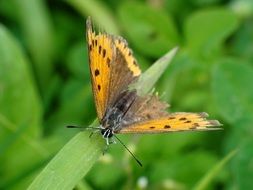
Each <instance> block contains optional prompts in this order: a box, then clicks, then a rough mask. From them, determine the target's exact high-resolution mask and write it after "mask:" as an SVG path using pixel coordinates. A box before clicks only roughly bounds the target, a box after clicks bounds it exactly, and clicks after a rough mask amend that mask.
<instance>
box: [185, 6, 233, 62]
mask: <svg viewBox="0 0 253 190" xmlns="http://www.w3.org/2000/svg"><path fill="white" fill-rule="evenodd" d="M237 27H238V20H237V17H236V16H235V14H234V13H233V12H232V11H230V10H229V9H225V8H215V9H207V10H200V11H198V12H195V13H194V14H193V15H191V16H190V17H189V18H188V19H187V20H186V23H185V26H184V33H185V37H186V44H187V47H188V48H189V50H190V51H192V53H193V54H194V55H200V56H203V57H204V58H213V57H214V56H216V55H217V54H220V50H221V47H222V43H224V41H225V40H226V39H227V38H228V37H229V36H230V35H231V34H232V33H233V32H234V31H235V29H236V28H237Z"/></svg>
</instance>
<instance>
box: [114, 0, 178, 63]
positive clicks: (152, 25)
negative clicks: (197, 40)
mask: <svg viewBox="0 0 253 190" xmlns="http://www.w3.org/2000/svg"><path fill="white" fill-rule="evenodd" d="M129 13H131V14H129ZM118 15H119V19H120V23H121V25H122V27H123V29H124V30H125V31H126V34H127V36H128V38H129V40H130V41H131V44H133V46H134V47H135V48H136V49H137V50H138V51H139V52H141V53H143V54H145V55H147V56H151V57H156V58H157V57H160V56H161V55H162V54H165V53H166V52H167V51H168V49H171V48H173V47H175V46H178V45H179V40H178V33H177V30H176V27H175V25H174V23H173V21H172V19H171V17H170V16H169V15H168V14H167V13H166V12H165V11H163V10H156V9H153V8H152V7H149V6H147V5H145V4H144V3H141V2H134V1H129V2H125V3H122V4H121V6H120V8H119V10H118ZM165 26H166V27H165Z"/></svg>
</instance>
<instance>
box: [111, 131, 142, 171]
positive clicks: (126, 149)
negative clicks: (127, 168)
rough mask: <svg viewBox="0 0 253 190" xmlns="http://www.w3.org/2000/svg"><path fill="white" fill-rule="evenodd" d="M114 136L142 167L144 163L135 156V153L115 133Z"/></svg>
mask: <svg viewBox="0 0 253 190" xmlns="http://www.w3.org/2000/svg"><path fill="white" fill-rule="evenodd" d="M114 137H115V138H116V139H117V140H118V141H119V142H120V144H121V145H122V146H124V147H125V149H126V150H127V151H128V152H129V153H130V154H131V155H132V157H133V158H134V159H135V161H136V162H137V163H138V164H139V165H140V166H141V167H142V163H141V162H140V161H139V160H138V159H137V158H136V157H135V155H134V154H133V153H132V152H131V151H130V150H129V149H128V148H127V146H126V145H125V144H124V143H123V142H122V141H121V140H120V139H119V138H118V137H117V136H116V135H114Z"/></svg>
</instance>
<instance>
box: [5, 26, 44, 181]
mask: <svg viewBox="0 0 253 190" xmlns="http://www.w3.org/2000/svg"><path fill="white" fill-rule="evenodd" d="M0 57H1V62H0V116H1V118H0V139H5V138H9V137H11V136H13V137H15V136H16V135H17V136H16V137H15V138H13V139H12V140H13V141H12V142H10V143H11V144H9V145H11V146H10V147H8V149H6V151H5V155H2V156H1V159H2V162H3V163H4V166H5V172H4V173H5V176H4V178H2V180H5V179H8V178H9V177H10V176H13V175H16V174H17V173H19V172H22V169H24V168H25V167H26V166H27V165H28V164H29V163H28V162H27V161H25V162H22V161H23V160H27V158H28V157H29V155H28V154H26V153H25V151H24V149H30V153H31V154H33V156H38V155H40V156H43V155H44V154H43V153H42V154H40V153H41V152H40V151H37V150H39V149H40V148H39V147H40V145H38V144H37V142H36V141H35V140H34V139H35V138H37V137H38V136H39V135H41V131H40V130H41V128H40V127H41V119H42V108H41V102H40V99H39V98H38V94H37V89H36V87H35V85H34V79H33V77H32V75H31V72H30V68H29V65H28V60H27V59H26V57H25V56H24V54H23V52H22V50H21V48H20V46H19V44H18V43H17V42H16V41H15V39H14V38H13V37H12V36H11V34H10V33H9V32H8V30H7V29H6V28H5V27H4V26H3V25H0ZM8 123H11V124H10V125H9V124H8ZM22 126H24V129H20V127H22ZM20 130H21V131H20ZM15 134H16V135H15ZM25 139H26V140H25ZM30 145H31V146H30ZM33 145H35V147H36V148H35V147H34V146H33ZM37 145H38V146H37ZM2 148H3V147H2ZM37 148H38V149H37ZM16 155H19V156H20V157H17V156H16ZM6 171H8V172H6Z"/></svg>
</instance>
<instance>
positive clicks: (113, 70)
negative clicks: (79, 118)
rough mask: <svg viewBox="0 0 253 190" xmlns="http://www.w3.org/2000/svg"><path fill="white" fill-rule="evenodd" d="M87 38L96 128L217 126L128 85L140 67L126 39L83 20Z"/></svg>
mask: <svg viewBox="0 0 253 190" xmlns="http://www.w3.org/2000/svg"><path fill="white" fill-rule="evenodd" d="M86 35H87V42H88V52H89V66H90V74H91V82H92V89H93V96H94V99H95V105H96V111H97V115H98V119H99V122H100V124H101V125H100V132H101V134H102V136H103V137H104V138H105V139H106V142H107V144H109V139H110V138H112V137H113V136H114V135H115V134H122V133H164V132H175V131H202V130H216V129H220V128H219V127H216V126H220V125H221V124H220V123H219V122H218V121H216V120H207V119H206V117H207V116H208V115H207V114H206V113H187V112H176V113H169V112H168V111H167V108H168V104H166V103H165V102H162V101H161V100H159V97H158V96H157V95H152V94H150V95H146V96H139V95H138V92H137V91H136V90H129V85H130V84H133V83H134V82H136V81H137V80H138V78H139V77H140V75H141V70H140V68H139V66H138V64H137V61H136V60H135V58H134V57H133V53H132V51H131V49H130V48H128V44H127V42H126V40H124V39H123V38H122V37H118V36H113V35H109V34H107V33H98V34H96V33H95V31H93V29H92V24H91V20H90V19H88V20H87V33H86Z"/></svg>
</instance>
